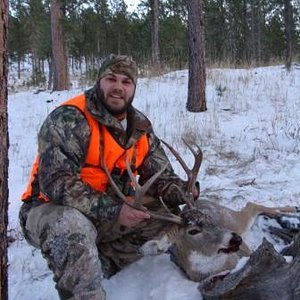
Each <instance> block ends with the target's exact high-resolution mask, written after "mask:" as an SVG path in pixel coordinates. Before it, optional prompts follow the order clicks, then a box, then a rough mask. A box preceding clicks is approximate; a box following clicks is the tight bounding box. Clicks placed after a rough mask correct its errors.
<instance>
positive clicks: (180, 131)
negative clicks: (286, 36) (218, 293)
mask: <svg viewBox="0 0 300 300" xmlns="http://www.w3.org/2000/svg"><path fill="white" fill-rule="evenodd" d="M23 74H24V73H23ZM11 78H13V77H11ZM14 78H15V77H14ZM11 82H13V84H14V86H13V88H12V87H11V88H10V90H11V91H13V90H14V91H16V90H21V87H18V86H17V84H18V82H17V81H16V80H14V81H11ZM187 83H188V72H187V70H184V71H176V72H172V73H168V74H166V75H163V76H160V77H153V78H144V79H140V80H139V82H138V86H137V91H136V97H135V100H134V104H135V106H136V107H137V108H138V109H140V110H141V111H143V112H144V113H145V114H146V115H147V116H148V117H149V118H150V119H151V121H152V123H153V126H154V129H155V131H156V133H157V135H158V136H159V137H160V138H162V139H164V140H166V141H167V142H169V143H170V144H172V145H173V146H174V147H175V148H176V149H177V150H178V151H179V152H180V153H181V154H182V156H183V158H184V159H185V160H186V161H187V162H189V163H190V164H192V157H191V153H190V152H189V151H188V150H187V149H186V147H185V146H184V144H183V143H182V141H181V137H185V138H186V139H187V140H192V141H196V142H197V143H198V144H199V145H200V146H201V147H202V149H203V152H204V159H203V163H202V166H201V169H200V172H199V176H198V180H199V181H200V183H201V196H202V197H203V198H210V199H213V200H215V201H218V202H219V203H220V204H223V205H227V206H230V207H231V208H234V209H240V208H242V207H243V206H244V205H245V204H246V202H248V201H253V202H257V203H260V204H263V205H266V206H286V205H299V195H300V185H299V182H300V126H299V125H300V121H299V118H298V116H299V115H300V97H299V95H300V93H299V91H300V67H299V66H297V65H294V66H293V67H292V69H291V71H290V72H287V71H286V70H285V69H284V67H283V66H273V67H264V68H256V69H210V70H208V71H207V107H208V110H207V112H204V113H197V114H195V113H188V112H187V111H186V109H185V104H186V99H187ZM35 91H36V90H34V89H32V90H29V91H22V92H17V93H14V94H13V93H11V94H10V95H9V101H8V114H9V138H10V149H9V160H10V165H9V202H10V204H9V235H11V236H13V237H15V238H16V241H15V242H14V243H13V244H11V245H10V247H9V249H8V254H9V298H10V299H14V300H21V299H22V300H31V299H34V300H48V299H49V300H50V299H51V300H55V299H58V296H57V293H56V290H55V288H54V282H53V281H52V273H51V272H50V271H49V269H48V267H47V264H46V261H45V260H44V259H43V258H42V256H41V254H40V252H39V250H36V249H34V248H32V247H31V246H29V245H28V244H27V243H26V241H24V239H23V237H22V234H21V232H20V226H19V224H18V210H19V206H20V204H21V203H20V200H19V199H20V195H21V193H22V192H23V190H24V188H25V186H26V183H27V180H28V174H29V171H30V168H31V164H32V162H33V159H34V156H35V153H36V148H37V146H36V136H37V132H38V130H39V128H40V126H41V124H42V122H43V120H44V118H45V117H46V115H47V114H48V113H49V112H50V111H51V110H53V109H54V108H55V107H56V106H58V105H59V103H61V102H62V101H64V100H67V99H68V98H70V97H71V96H73V95H76V94H79V93H80V92H81V91H82V90H80V89H72V90H70V91H64V92H54V93H50V92H49V91H44V92H39V93H35ZM170 158H171V161H172V164H173V166H174V168H175V170H176V172H178V174H179V175H180V176H182V177H184V172H183V170H182V169H181V168H180V166H179V165H178V163H177V162H176V161H175V159H174V158H173V157H172V156H171V155H170ZM265 222H266V220H265V219H263V218H261V217H260V218H258V220H257V222H256V223H255V225H254V226H253V228H252V229H251V230H250V231H249V232H248V233H247V235H246V236H245V239H246V241H247V242H248V243H249V244H250V245H251V247H252V248H253V249H254V248H256V247H257V246H258V245H259V243H260V242H261V241H262V238H263V230H262V228H263V227H264V226H265ZM264 235H266V234H264ZM267 238H270V237H268V236H267ZM276 247H277V248H278V249H280V248H282V247H283V245H281V244H280V243H278V244H277V245H276ZM103 285H104V287H105V289H106V291H107V299H108V300H119V299H123V300H135V299H136V300H140V299H144V300H150V299H163V300H175V299H176V300H177V299H178V300H179V299H180V300H184V299H189V300H196V299H197V300H199V299H201V295H200V292H199V291H198V290H197V283H195V282H192V281H190V280H188V279H187V278H186V277H185V275H184V274H183V273H182V272H181V271H180V270H179V268H178V267H177V266H175V265H174V264H173V263H172V262H171V261H170V259H169V255H168V254H162V255H159V256H146V257H144V258H142V259H141V260H139V261H138V262H136V263H134V264H132V265H130V266H128V267H127V268H125V269H124V270H122V271H121V272H119V273H118V274H116V275H115V276H113V277H112V278H111V279H110V280H104V282H103Z"/></svg>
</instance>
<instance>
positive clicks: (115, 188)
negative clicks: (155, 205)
mask: <svg viewBox="0 0 300 300" xmlns="http://www.w3.org/2000/svg"><path fill="white" fill-rule="evenodd" d="M101 165H102V168H103V170H104V172H105V174H106V176H107V177H108V180H109V182H110V184H111V186H112V188H113V189H114V191H115V192H116V193H117V195H118V197H119V198H120V199H121V200H122V201H123V202H125V203H126V204H127V205H128V206H130V207H132V208H135V209H139V210H142V211H147V209H146V208H145V207H144V206H143V205H141V204H140V205H138V206H137V203H136V202H130V201H129V200H128V199H127V197H126V196H125V195H124V194H123V193H122V192H121V191H120V189H119V187H118V186H117V184H116V183H115V181H114V180H113V178H112V177H111V175H110V172H109V171H108V169H107V166H106V163H105V161H104V160H103V159H101Z"/></svg>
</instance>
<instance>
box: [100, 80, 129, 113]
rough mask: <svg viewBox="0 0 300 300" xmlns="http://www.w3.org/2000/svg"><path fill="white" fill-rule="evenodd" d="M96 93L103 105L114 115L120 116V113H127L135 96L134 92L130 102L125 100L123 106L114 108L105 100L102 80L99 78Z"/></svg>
mask: <svg viewBox="0 0 300 300" xmlns="http://www.w3.org/2000/svg"><path fill="white" fill-rule="evenodd" d="M96 94H97V98H98V100H100V101H101V103H102V105H103V106H104V107H105V108H106V110H107V111H108V112H109V113H110V114H111V115H113V116H118V115H121V114H123V113H125V112H126V111H127V110H128V108H129V107H130V106H131V103H132V101H133V98H134V94H133V96H132V97H131V98H130V99H129V101H128V102H125V101H124V106H123V107H122V108H113V107H110V106H109V105H108V104H107V102H106V101H105V95H104V92H103V90H102V88H101V87H100V80H98V82H97V84H96Z"/></svg>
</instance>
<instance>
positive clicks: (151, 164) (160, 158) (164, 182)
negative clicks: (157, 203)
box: [138, 132, 186, 207]
mask: <svg viewBox="0 0 300 300" xmlns="http://www.w3.org/2000/svg"><path fill="white" fill-rule="evenodd" d="M149 143H150V151H149V154H148V156H147V157H146V159H145V160H144V162H143V164H142V165H141V166H140V168H139V170H138V173H139V175H140V183H141V184H143V183H144V182H145V181H147V179H149V178H150V177H151V176H152V175H153V174H155V173H157V172H158V171H159V170H161V169H162V168H163V167H164V166H165V165H166V164H168V167H167V169H166V170H165V171H164V172H163V173H162V175H161V176H160V177H159V178H158V179H157V180H156V181H155V183H154V184H153V187H152V188H150V191H149V194H150V195H151V196H153V197H159V196H160V197H162V199H163V200H164V202H165V203H166V204H167V205H168V206H169V207H177V206H178V205H180V204H183V201H182V197H181V195H180V193H179V192H178V189H177V188H176V187H174V184H176V185H177V186H179V187H181V188H182V189H185V188H186V182H185V181H183V180H182V179H180V178H179V177H178V176H177V175H176V174H175V172H174V170H173V168H172V166H171V163H170V161H169V159H168V157H167V155H166V153H165V151H164V149H163V148H162V146H161V143H160V140H159V139H158V138H157V137H156V135H155V134H154V133H153V132H152V133H150V134H149Z"/></svg>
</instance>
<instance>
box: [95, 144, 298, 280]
mask: <svg viewBox="0 0 300 300" xmlns="http://www.w3.org/2000/svg"><path fill="white" fill-rule="evenodd" d="M183 142H184V143H185V145H186V146H187V148H188V149H189V150H190V151H191V153H192V154H193V156H194V165H193V166H192V168H189V167H188V166H187V164H186V163H185V162H184V160H183V159H182V158H181V156H180V155H179V153H178V152H177V151H176V150H175V149H174V148H173V147H172V146H171V145H169V144H168V143H167V142H165V141H163V140H162V143H163V144H164V145H165V146H166V147H167V148H168V149H169V150H170V151H171V153H172V154H173V155H174V156H175V158H176V159H177V161H178V162H179V163H180V165H181V166H182V168H183V169H184V171H185V173H186V175H187V178H188V180H187V188H186V190H184V191H183V190H182V189H181V188H179V187H178V186H175V187H176V188H178V191H179V193H180V194H181V196H182V199H183V202H184V203H185V207H184V208H183V210H182V212H181V213H180V214H174V213H172V212H171V211H170V210H169V209H168V207H167V206H166V205H165V203H164V202H163V201H162V199H159V200H160V202H161V204H162V207H163V209H164V212H159V213H158V212H153V211H151V210H149V209H147V208H146V206H145V204H146V203H148V202H151V201H153V199H151V197H150V198H149V197H148V196H147V191H148V190H149V188H150V186H152V185H153V184H155V180H156V179H157V178H158V177H159V176H160V175H161V174H162V173H163V172H164V170H165V169H166V167H167V165H165V166H164V167H163V168H162V169H161V170H160V171H159V172H157V173H156V174H154V175H153V176H152V177H151V178H150V179H149V180H148V181H147V182H146V183H144V184H143V186H141V185H140V184H139V182H138V180H137V179H136V177H135V176H134V174H133V172H132V170H131V168H130V164H129V162H128V161H127V162H126V168H127V172H128V174H129V176H130V178H131V181H132V184H133V186H134V188H135V195H134V198H133V199H131V200H129V199H128V198H127V197H126V196H125V195H124V194H123V193H122V192H121V191H120V189H119V188H118V186H117V184H116V183H115V182H114V180H113V178H112V176H111V175H110V172H109V171H108V169H107V167H106V165H105V162H104V160H103V159H102V160H101V161H102V168H103V170H104V171H105V173H106V175H107V177H108V179H109V182H110V184H111V186H112V188H113V189H114V191H115V192H116V194H117V195H118V197H119V198H120V199H121V201H122V202H123V203H125V204H126V205H129V206H130V207H133V208H135V209H138V210H141V211H145V212H147V213H148V214H149V215H150V217H151V218H155V219H158V220H162V221H167V222H168V223H169V226H167V227H166V230H164V232H162V233H161V234H160V235H159V236H158V237H157V238H155V239H153V240H150V241H148V242H146V243H145V244H144V245H143V246H142V247H141V248H140V252H141V253H142V255H156V254H160V253H163V252H166V251H168V250H170V253H171V259H172V260H173V261H174V262H175V263H176V264H177V265H178V266H179V267H180V268H181V269H182V270H183V271H184V273H185V274H186V275H187V277H188V278H189V279H191V280H193V281H196V282H201V281H203V280H204V279H205V278H208V277H209V276H212V275H213V274H218V273H220V272H224V271H228V270H231V269H233V268H234V267H235V266H236V264H237V262H238V261H239V259H240V257H241V255H247V256H249V255H251V253H252V251H251V249H250V248H249V247H248V246H247V245H246V244H245V243H244V242H243V239H242V236H243V234H244V233H245V232H246V231H247V230H248V229H249V228H250V227H251V226H252V224H253V223H254V221H255V218H256V217H257V216H258V215H260V214H267V215H269V216H274V217H278V216H282V215H286V214H287V213H295V212H297V209H296V208H295V207H273V208H271V207H265V206H262V205H258V204H255V203H253V202H249V203H248V204H247V205H246V206H245V208H244V209H242V210H241V211H234V210H232V209H230V208H227V207H225V206H221V205H219V204H217V203H214V202H212V201H209V200H201V199H198V200H197V201H195V199H194V197H193V193H192V191H193V188H194V186H195V185H196V180H197V175H198V172H199V169H200V166H201V164H202V159H203V153H202V150H201V148H200V147H199V146H198V145H197V144H195V145H190V144H189V143H188V142H187V141H186V140H184V139H183ZM195 149H196V150H195Z"/></svg>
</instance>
